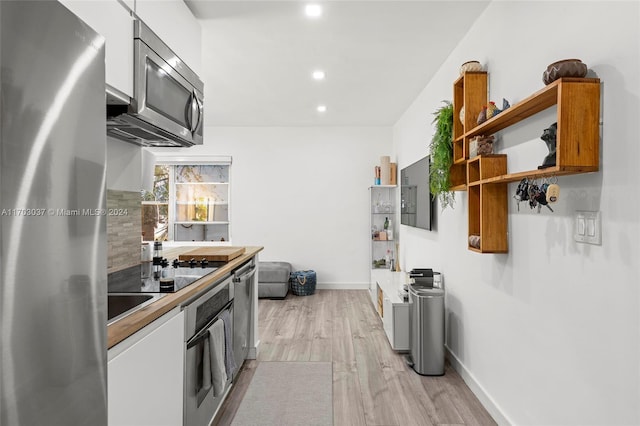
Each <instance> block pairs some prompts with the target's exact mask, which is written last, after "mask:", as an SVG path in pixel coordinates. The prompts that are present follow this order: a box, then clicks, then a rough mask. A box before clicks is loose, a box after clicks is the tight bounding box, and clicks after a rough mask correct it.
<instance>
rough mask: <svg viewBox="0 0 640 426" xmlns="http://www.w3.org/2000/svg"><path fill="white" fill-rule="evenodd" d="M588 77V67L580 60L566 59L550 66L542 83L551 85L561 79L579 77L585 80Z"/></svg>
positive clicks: (543, 74) (544, 73)
mask: <svg viewBox="0 0 640 426" xmlns="http://www.w3.org/2000/svg"><path fill="white" fill-rule="evenodd" d="M586 75H587V65H586V64H584V63H582V61H581V60H580V59H564V60H562V61H557V62H554V63H552V64H550V65H549V66H548V67H547V69H546V70H545V71H544V72H543V73H542V82H543V83H544V84H550V83H553V82H554V81H556V80H557V79H559V78H563V77H577V78H583V77H585V76H586Z"/></svg>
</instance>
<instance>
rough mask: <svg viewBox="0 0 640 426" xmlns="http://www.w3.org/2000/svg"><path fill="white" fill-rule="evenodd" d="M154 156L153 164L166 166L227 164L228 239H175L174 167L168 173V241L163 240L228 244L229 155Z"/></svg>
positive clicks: (180, 243) (171, 243)
mask: <svg viewBox="0 0 640 426" xmlns="http://www.w3.org/2000/svg"><path fill="white" fill-rule="evenodd" d="M153 155H154V156H155V162H154V167H155V165H163V166H164V165H166V166H200V165H202V166H229V184H228V185H229V187H228V206H227V208H228V215H229V217H228V219H229V220H228V221H229V223H228V225H227V226H228V236H229V238H228V240H227V241H175V240H174V232H175V219H176V218H175V207H176V188H175V169H174V168H173V167H172V168H171V173H169V237H168V238H169V241H165V242H163V244H164V245H166V246H230V245H232V244H231V242H232V240H233V237H232V235H233V234H232V230H233V229H232V225H233V222H232V220H231V218H232V212H231V210H232V205H231V204H232V201H231V184H232V180H233V179H232V170H233V167H232V164H233V161H232V160H233V159H232V157H231V156H215V155H176V153H175V152H168V153H165V152H155V151H154V152H153Z"/></svg>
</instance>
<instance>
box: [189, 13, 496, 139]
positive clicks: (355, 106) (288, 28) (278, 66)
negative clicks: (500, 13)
mask: <svg viewBox="0 0 640 426" xmlns="http://www.w3.org/2000/svg"><path fill="white" fill-rule="evenodd" d="M186 3H187V5H188V6H189V8H190V9H191V10H192V12H193V13H194V15H195V16H196V17H197V18H198V19H199V20H200V23H201V25H202V35H203V40H202V46H203V56H202V61H203V68H204V75H203V76H202V77H203V80H204V82H205V99H206V115H205V123H207V125H208V126H390V125H393V124H394V123H395V122H396V121H397V120H398V118H399V117H400V116H401V114H402V113H403V112H404V111H405V110H406V108H407V107H408V106H409V105H410V104H411V102H412V101H413V100H414V99H415V98H416V96H417V95H418V93H419V92H420V91H421V90H422V89H423V88H424V86H425V85H426V84H427V83H428V81H429V80H430V78H431V77H432V75H433V74H434V73H435V72H436V71H437V69H438V68H439V67H440V64H441V63H442V62H443V61H444V60H445V59H446V58H447V56H448V55H449V53H450V52H451V50H452V49H453V48H455V46H456V44H457V43H458V41H459V40H460V39H461V38H462V37H463V36H464V34H465V33H466V31H467V28H468V27H469V26H470V25H472V23H473V22H474V20H475V19H476V17H477V16H478V15H479V14H480V13H481V12H482V11H483V10H484V8H485V7H486V6H487V4H488V3H489V2H488V1H467V2H463V1H344V0H343V1H329V2H327V1H322V2H319V3H320V4H321V5H322V6H323V8H324V12H323V16H322V17H321V18H319V19H315V20H311V19H308V18H306V17H305V16H304V13H303V11H304V6H305V5H306V3H305V2H301V1H277V2H276V1H212V0H186ZM469 59H474V58H469ZM317 68H320V69H323V70H324V71H325V72H326V74H327V77H326V79H325V80H324V81H321V82H318V81H314V80H312V79H311V72H312V71H313V70H314V69H317ZM318 104H325V105H326V106H327V111H326V112H325V113H318V112H317V111H316V106H317V105H318Z"/></svg>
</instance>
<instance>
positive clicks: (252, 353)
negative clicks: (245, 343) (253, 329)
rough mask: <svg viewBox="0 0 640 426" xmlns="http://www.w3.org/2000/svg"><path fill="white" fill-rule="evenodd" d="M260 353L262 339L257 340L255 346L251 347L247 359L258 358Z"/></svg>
mask: <svg viewBox="0 0 640 426" xmlns="http://www.w3.org/2000/svg"><path fill="white" fill-rule="evenodd" d="M259 353H260V340H258V341H257V342H256V345H255V346H254V347H249V353H248V354H247V359H258V354H259Z"/></svg>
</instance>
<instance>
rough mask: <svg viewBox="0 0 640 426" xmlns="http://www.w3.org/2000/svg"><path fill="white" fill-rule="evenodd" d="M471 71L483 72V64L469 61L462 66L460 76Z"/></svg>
mask: <svg viewBox="0 0 640 426" xmlns="http://www.w3.org/2000/svg"><path fill="white" fill-rule="evenodd" d="M471 71H482V64H481V63H480V62H478V61H469V62H465V63H464V64H462V65H461V66H460V75H464V73H465V72H471Z"/></svg>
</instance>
